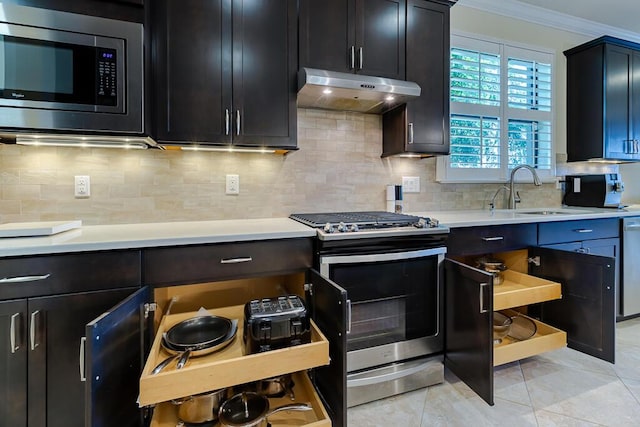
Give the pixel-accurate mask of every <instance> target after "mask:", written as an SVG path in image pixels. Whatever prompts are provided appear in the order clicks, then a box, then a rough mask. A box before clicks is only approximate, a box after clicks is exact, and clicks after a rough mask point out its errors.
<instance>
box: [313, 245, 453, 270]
mask: <svg viewBox="0 0 640 427" xmlns="http://www.w3.org/2000/svg"><path fill="white" fill-rule="evenodd" d="M446 253H447V248H446V247H444V246H443V247H437V248H432V249H420V250H417V251H406V252H387V253H383V254H365V255H336V256H331V255H329V256H322V257H320V264H357V263H361V262H383V261H400V260H405V259H413V258H423V257H428V256H434V255H444V254H446ZM320 273H322V271H320Z"/></svg>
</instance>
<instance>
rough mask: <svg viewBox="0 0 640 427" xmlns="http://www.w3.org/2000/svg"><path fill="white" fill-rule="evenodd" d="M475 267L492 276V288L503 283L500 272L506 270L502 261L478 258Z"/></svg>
mask: <svg viewBox="0 0 640 427" xmlns="http://www.w3.org/2000/svg"><path fill="white" fill-rule="evenodd" d="M476 266H477V267H478V268H480V269H482V270H484V271H486V272H487V273H491V274H492V275H493V284H494V286H497V285H501V284H502V282H503V281H504V277H503V276H502V272H503V271H505V270H506V269H507V266H506V265H505V264H504V263H503V262H502V261H500V260H488V259H485V258H480V259H479V260H477V261H476Z"/></svg>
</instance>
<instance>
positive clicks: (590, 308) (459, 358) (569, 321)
mask: <svg viewBox="0 0 640 427" xmlns="http://www.w3.org/2000/svg"><path fill="white" fill-rule="evenodd" d="M458 237H460V236H458ZM485 254H486V253H485ZM480 255H481V254H478V255H476V256H475V258H478V257H479V256H480ZM490 256H491V257H495V258H498V259H501V260H503V261H504V262H505V264H506V265H507V267H508V270H507V271H505V272H503V274H504V281H503V283H502V284H500V285H494V279H493V275H491V274H489V273H487V272H485V271H483V270H479V269H476V268H473V267H471V265H473V264H474V263H473V259H475V258H474V257H462V256H461V257H457V258H456V259H447V260H446V263H445V277H446V285H445V287H446V291H445V301H446V306H447V311H446V334H445V366H447V367H448V368H449V369H451V371H452V372H454V373H455V374H456V375H457V376H458V377H459V378H460V379H461V380H462V381H464V382H465V383H466V384H467V385H469V387H471V388H472V389H473V390H474V391H475V392H476V393H478V395H479V396H480V397H482V398H483V399H484V400H485V401H486V402H487V403H489V404H490V405H493V402H494V401H493V391H494V390H493V367H494V366H498V365H502V364H505V363H509V362H513V361H516V360H520V359H522V358H525V357H530V356H534V355H536V354H540V353H543V352H546V351H549V350H554V349H558V348H562V347H564V346H566V345H567V344H568V345H569V347H572V348H574V349H576V350H578V351H582V352H584V353H587V354H590V355H593V356H595V357H599V358H602V359H604V360H608V361H610V362H613V353H614V346H613V344H614V342H613V339H614V333H615V329H613V327H614V324H613V316H612V313H613V306H614V305H613V303H614V300H613V286H614V277H615V274H614V261H615V259H613V258H609V257H602V256H596V255H588V254H584V253H572V252H567V251H562V250H556V249H549V248H540V247H533V248H529V249H522V250H514V251H510V252H504V253H495V254H493V253H490ZM609 291H610V295H609V294H608V293H607V292H609ZM511 310H515V311H517V312H518V314H520V313H523V314H526V315H528V316H530V317H532V318H533V320H534V322H535V323H536V327H537V332H536V334H535V335H534V336H532V337H531V338H529V339H527V340H523V341H517V340H512V339H510V338H509V337H507V338H505V339H503V340H502V342H501V343H499V344H494V341H493V312H494V311H502V313H503V314H506V315H513V314H515V312H514V311H511ZM609 311H611V313H610V314H611V315H605V316H601V315H600V314H601V313H608V312H609ZM609 318H610V319H609Z"/></svg>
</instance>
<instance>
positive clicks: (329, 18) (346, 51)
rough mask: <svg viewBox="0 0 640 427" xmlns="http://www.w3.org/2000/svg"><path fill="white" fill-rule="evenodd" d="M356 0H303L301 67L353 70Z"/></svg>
mask: <svg viewBox="0 0 640 427" xmlns="http://www.w3.org/2000/svg"><path fill="white" fill-rule="evenodd" d="M354 19H355V0H324V1H317V0H300V16H299V20H300V24H299V25H300V32H299V37H300V68H302V67H308V68H318V69H321V70H331V71H340V72H343V73H349V72H353V70H354V68H355V57H353V58H352V56H351V47H353V49H354V50H355V27H354V26H353V25H352V24H351V22H353V20H354Z"/></svg>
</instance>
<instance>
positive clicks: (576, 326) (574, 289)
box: [529, 248, 615, 363]
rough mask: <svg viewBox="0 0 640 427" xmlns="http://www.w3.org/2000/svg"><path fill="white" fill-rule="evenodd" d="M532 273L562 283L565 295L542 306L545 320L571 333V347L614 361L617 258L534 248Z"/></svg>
mask: <svg viewBox="0 0 640 427" xmlns="http://www.w3.org/2000/svg"><path fill="white" fill-rule="evenodd" d="M529 256H530V257H531V258H536V257H539V262H538V263H536V264H539V265H536V264H530V273H531V274H533V275H535V276H538V277H543V278H545V279H549V280H553V281H555V282H559V283H560V284H561V285H562V298H561V299H559V300H554V301H550V302H545V303H543V304H542V305H541V308H540V309H541V313H540V317H541V320H542V321H543V322H545V323H548V324H550V325H552V326H554V327H556V328H559V329H562V330H564V331H566V333H567V344H568V346H569V347H571V348H573V349H575V350H578V351H581V352H583V353H586V354H589V355H591V356H595V357H598V358H600V359H603V360H606V361H608V362H611V363H613V362H614V358H615V259H614V258H611V257H604V256H597V255H588V254H581V253H575V252H567V251H561V250H554V249H549V248H532V249H530V251H529Z"/></svg>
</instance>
